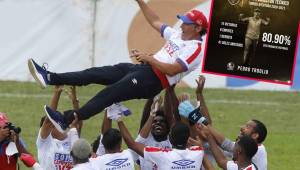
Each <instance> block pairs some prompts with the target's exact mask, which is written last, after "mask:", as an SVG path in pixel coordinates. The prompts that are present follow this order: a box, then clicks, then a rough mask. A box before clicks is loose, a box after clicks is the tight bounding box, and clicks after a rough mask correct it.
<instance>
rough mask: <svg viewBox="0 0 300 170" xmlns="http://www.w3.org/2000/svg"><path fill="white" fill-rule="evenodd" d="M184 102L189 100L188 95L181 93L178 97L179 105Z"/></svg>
mask: <svg viewBox="0 0 300 170" xmlns="http://www.w3.org/2000/svg"><path fill="white" fill-rule="evenodd" d="M185 100H190V94H189V93H182V94H181V95H180V96H178V101H179V103H181V102H184V101H185Z"/></svg>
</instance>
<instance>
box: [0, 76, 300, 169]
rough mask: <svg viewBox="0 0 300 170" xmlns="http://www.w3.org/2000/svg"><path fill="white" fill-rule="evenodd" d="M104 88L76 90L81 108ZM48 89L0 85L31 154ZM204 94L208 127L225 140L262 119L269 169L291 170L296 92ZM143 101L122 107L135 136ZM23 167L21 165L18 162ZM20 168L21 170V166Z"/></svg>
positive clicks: (64, 104) (88, 131) (299, 128)
mask: <svg viewBox="0 0 300 170" xmlns="http://www.w3.org/2000/svg"><path fill="white" fill-rule="evenodd" d="M102 88H103V87H101V86H98V85H90V86H87V87H79V88H78V89H77V92H78V98H79V99H80V104H84V103H85V102H86V101H87V100H88V99H89V98H90V97H92V96H93V95H94V94H95V93H96V92H98V91H99V90H101V89H102ZM176 91H177V94H180V93H182V92H188V93H191V94H192V95H193V96H194V90H193V89H189V88H180V89H177V90H176ZM51 95H52V88H51V87H50V88H47V89H46V90H41V89H40V88H39V87H38V86H37V85H36V84H34V83H17V82H7V81H2V82H1V81H0V111H1V112H6V113H7V114H8V117H9V119H10V121H11V122H13V123H14V124H15V125H17V126H20V127H22V132H21V136H22V138H23V139H24V140H25V142H26V144H27V148H28V150H29V151H30V152H32V153H33V154H35V155H36V148H35V140H36V137H37V133H38V130H39V122H40V118H41V117H42V116H43V115H44V111H43V106H44V105H45V104H49V102H50V98H51ZM204 95H205V98H206V102H207V105H208V108H209V111H210V114H211V117H212V119H213V125H214V126H215V127H216V128H217V129H218V130H220V131H221V132H223V133H224V134H225V135H226V136H227V137H229V138H231V139H234V138H235V137H236V136H237V134H238V133H239V129H240V128H239V127H240V125H242V124H243V123H245V122H246V121H248V120H249V119H252V118H255V119H258V120H261V121H263V122H264V123H265V124H266V126H267V128H268V136H267V139H266V141H265V142H264V144H265V146H266V148H267V152H268V167H269V168H268V169H270V170H282V169H284V170H293V169H294V170H296V169H299V166H298V161H297V160H300V147H299V141H300V125H299V120H300V114H299V111H300V94H299V93H296V92H271V91H253V90H252V91H238V90H225V89H205V90H204ZM144 102H145V100H132V101H128V102H126V103H124V104H125V105H126V106H127V107H129V108H130V109H131V110H132V111H133V113H134V114H133V115H131V116H130V117H127V118H125V121H126V125H127V127H128V128H129V130H130V131H131V133H132V134H133V135H134V136H136V133H137V130H138V127H139V121H140V117H141V114H140V113H141V111H142V109H143V104H144ZM69 108H71V103H70V102H69V99H68V98H67V96H66V95H63V97H62V98H61V100H60V105H59V108H58V110H64V109H69ZM102 117H103V114H102V113H101V114H98V115H97V116H95V117H93V118H92V119H90V120H87V121H85V122H84V125H83V129H82V137H83V138H86V139H88V140H89V141H90V142H91V141H93V140H94V138H95V137H96V136H97V134H98V132H99V129H100V125H101V122H102ZM21 164H22V163H21ZM21 169H22V170H23V169H26V168H25V167H24V166H23V165H21Z"/></svg>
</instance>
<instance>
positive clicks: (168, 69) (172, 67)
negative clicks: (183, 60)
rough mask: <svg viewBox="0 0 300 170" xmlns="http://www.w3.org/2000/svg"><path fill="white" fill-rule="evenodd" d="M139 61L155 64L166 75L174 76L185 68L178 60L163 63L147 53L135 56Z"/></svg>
mask: <svg viewBox="0 0 300 170" xmlns="http://www.w3.org/2000/svg"><path fill="white" fill-rule="evenodd" d="M136 59H137V60H138V61H139V62H146V63H148V64H150V65H152V66H155V68H157V69H158V70H160V71H161V72H162V73H164V74H166V75H168V76H174V75H176V74H178V73H182V72H184V71H186V70H185V68H184V66H182V65H181V64H180V63H179V62H177V61H176V62H174V63H173V64H170V63H163V62H161V61H158V60H157V59H155V58H154V57H153V55H149V54H141V55H139V56H137V58H136Z"/></svg>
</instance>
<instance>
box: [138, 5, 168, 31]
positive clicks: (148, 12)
mask: <svg viewBox="0 0 300 170" xmlns="http://www.w3.org/2000/svg"><path fill="white" fill-rule="evenodd" d="M136 2H137V3H138V4H139V6H140V8H141V10H142V12H143V14H144V16H145V18H146V20H147V21H148V23H149V24H150V25H151V26H152V27H153V28H154V29H155V30H157V31H158V32H160V29H161V26H162V25H163V23H162V22H161V21H160V18H159V16H158V15H157V14H156V13H155V12H154V11H153V10H152V9H151V8H150V7H149V6H148V5H147V4H146V3H145V2H144V0H136Z"/></svg>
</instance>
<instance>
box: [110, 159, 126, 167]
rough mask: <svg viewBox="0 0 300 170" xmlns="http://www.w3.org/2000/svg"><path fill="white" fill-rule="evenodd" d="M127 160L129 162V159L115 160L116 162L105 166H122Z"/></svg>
mask: <svg viewBox="0 0 300 170" xmlns="http://www.w3.org/2000/svg"><path fill="white" fill-rule="evenodd" d="M127 160H128V158H126V159H115V160H113V161H111V162H108V163H106V164H105V165H108V166H121V165H122V164H124V163H125V162H126V161H127Z"/></svg>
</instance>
